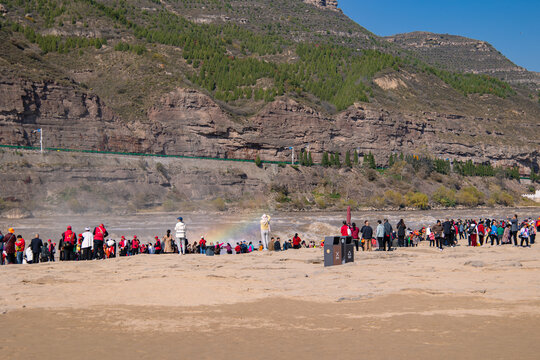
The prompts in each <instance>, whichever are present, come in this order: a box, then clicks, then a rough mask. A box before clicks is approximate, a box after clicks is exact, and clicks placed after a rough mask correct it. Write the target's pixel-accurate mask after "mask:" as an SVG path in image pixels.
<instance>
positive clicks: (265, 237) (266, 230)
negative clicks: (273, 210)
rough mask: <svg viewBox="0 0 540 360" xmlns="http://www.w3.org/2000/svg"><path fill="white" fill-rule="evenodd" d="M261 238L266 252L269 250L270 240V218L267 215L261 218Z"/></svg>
mask: <svg viewBox="0 0 540 360" xmlns="http://www.w3.org/2000/svg"><path fill="white" fill-rule="evenodd" d="M261 238H262V244H263V248H264V250H268V241H269V238H270V216H268V215H266V214H263V216H261Z"/></svg>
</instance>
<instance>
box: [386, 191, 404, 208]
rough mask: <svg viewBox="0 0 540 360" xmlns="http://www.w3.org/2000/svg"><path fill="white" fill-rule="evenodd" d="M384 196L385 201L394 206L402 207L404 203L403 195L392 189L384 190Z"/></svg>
mask: <svg viewBox="0 0 540 360" xmlns="http://www.w3.org/2000/svg"><path fill="white" fill-rule="evenodd" d="M384 198H385V200H386V203H387V204H388V205H390V206H394V207H400V208H401V207H404V206H405V205H406V202H405V200H404V199H403V195H401V194H400V193H399V192H397V191H394V190H387V191H385V192H384Z"/></svg>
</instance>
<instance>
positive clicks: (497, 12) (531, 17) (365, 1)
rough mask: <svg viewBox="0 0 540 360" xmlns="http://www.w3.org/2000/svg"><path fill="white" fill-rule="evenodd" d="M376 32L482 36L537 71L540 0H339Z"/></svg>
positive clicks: (384, 34) (346, 9)
mask: <svg viewBox="0 0 540 360" xmlns="http://www.w3.org/2000/svg"><path fill="white" fill-rule="evenodd" d="M338 4H339V7H340V8H341V9H342V10H343V12H344V13H345V14H346V15H347V16H349V17H350V18H352V19H353V20H354V21H356V22H357V23H358V24H360V25H361V26H363V27H365V28H366V29H368V30H369V31H371V32H373V33H375V34H376V35H380V36H386V35H393V34H398V33H404V32H411V31H430V32H435V33H443V34H453V35H461V36H466V37H470V38H473V39H478V40H484V41H487V42H489V43H491V44H492V45H493V46H495V48H497V50H499V51H500V52H502V53H503V54H504V55H505V56H506V57H507V58H509V59H510V60H511V61H513V62H514V63H515V64H516V65H519V66H523V67H524V68H526V69H528V70H533V71H540V0H514V1H512V0H507V1H502V0H491V1H486V0H469V1H467V0H446V1H437V0H432V1H426V0H417V1H413V0H338Z"/></svg>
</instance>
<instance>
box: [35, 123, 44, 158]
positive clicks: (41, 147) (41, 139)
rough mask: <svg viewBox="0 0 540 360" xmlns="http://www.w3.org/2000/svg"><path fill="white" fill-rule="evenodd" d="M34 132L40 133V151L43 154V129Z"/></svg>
mask: <svg viewBox="0 0 540 360" xmlns="http://www.w3.org/2000/svg"><path fill="white" fill-rule="evenodd" d="M32 132H33V133H35V132H38V133H39V149H40V152H41V153H42V154H43V129H42V128H40V129H37V130H34V131H32Z"/></svg>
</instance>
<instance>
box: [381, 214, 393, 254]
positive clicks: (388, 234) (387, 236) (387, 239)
mask: <svg viewBox="0 0 540 360" xmlns="http://www.w3.org/2000/svg"><path fill="white" fill-rule="evenodd" d="M393 231H394V230H393V229H392V225H390V223H389V222H388V219H384V244H385V245H384V246H383V250H384V248H385V247H386V246H388V249H387V250H386V251H390V250H392V232H393Z"/></svg>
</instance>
